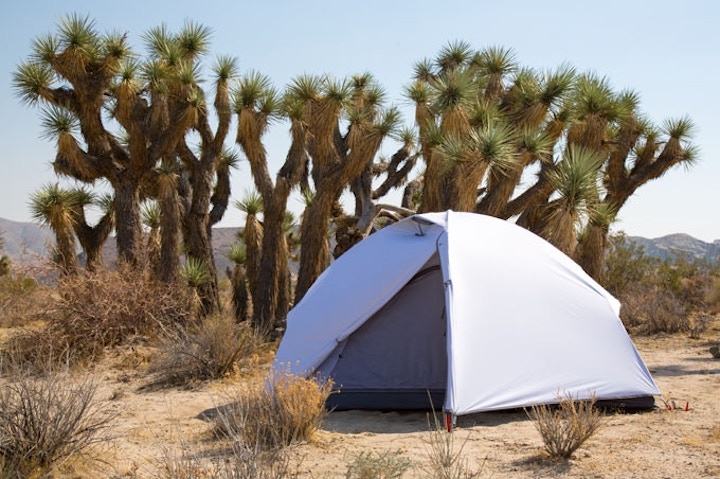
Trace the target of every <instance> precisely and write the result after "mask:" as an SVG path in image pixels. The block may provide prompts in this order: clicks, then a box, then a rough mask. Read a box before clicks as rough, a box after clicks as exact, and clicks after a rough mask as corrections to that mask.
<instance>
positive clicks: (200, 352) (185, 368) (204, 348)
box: [150, 315, 262, 385]
mask: <svg viewBox="0 0 720 479" xmlns="http://www.w3.org/2000/svg"><path fill="white" fill-rule="evenodd" d="M261 345H262V337H261V336H260V335H259V334H257V333H255V331H253V329H252V328H251V327H250V325H249V323H240V324H238V323H235V322H234V321H233V320H232V319H230V318H228V317H226V316H221V315H217V316H210V317H207V318H204V319H203V320H202V321H200V322H198V323H193V324H190V325H180V326H178V327H176V328H174V329H173V330H172V332H171V333H169V334H168V335H167V336H166V337H165V339H163V341H162V342H161V344H160V348H159V352H158V353H157V354H156V355H155V357H154V358H153V360H152V361H151V363H150V372H151V373H152V374H155V375H156V376H157V379H156V381H155V384H156V385H182V384H187V383H189V382H192V381H203V380H208V379H218V378H221V377H225V376H227V375H228V374H230V373H232V372H233V371H235V370H237V369H238V368H239V366H240V362H241V361H243V360H247V359H249V358H251V356H252V355H253V354H254V353H255V352H256V351H257V350H258V349H259V348H260V346H261Z"/></svg>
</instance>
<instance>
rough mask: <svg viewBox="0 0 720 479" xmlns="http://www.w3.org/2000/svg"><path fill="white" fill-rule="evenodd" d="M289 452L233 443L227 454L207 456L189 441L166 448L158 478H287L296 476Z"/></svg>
mask: <svg viewBox="0 0 720 479" xmlns="http://www.w3.org/2000/svg"><path fill="white" fill-rule="evenodd" d="M295 476H296V475H293V474H292V472H291V469H290V455H289V453H288V451H287V450H286V449H283V448H273V449H267V448H261V447H249V446H247V445H244V444H239V443H234V444H233V446H232V448H231V449H230V451H229V452H228V453H227V454H222V455H216V456H214V457H211V458H207V457H206V456H205V455H203V454H199V453H198V452H197V451H193V450H192V449H191V448H190V446H189V445H188V444H187V443H182V445H181V447H180V448H170V447H165V448H163V454H162V457H161V459H160V464H159V467H158V474H157V477H158V478H159V479H200V478H202V479H285V478H291V477H295Z"/></svg>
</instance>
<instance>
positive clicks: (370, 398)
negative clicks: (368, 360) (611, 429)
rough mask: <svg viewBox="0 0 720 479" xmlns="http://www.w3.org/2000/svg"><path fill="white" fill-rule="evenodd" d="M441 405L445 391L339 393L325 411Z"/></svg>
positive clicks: (617, 405)
mask: <svg viewBox="0 0 720 479" xmlns="http://www.w3.org/2000/svg"><path fill="white" fill-rule="evenodd" d="M444 403H445V390H444V389H432V390H430V391H428V390H425V389H342V390H340V391H338V392H335V393H333V394H331V395H330V396H329V397H328V399H327V401H326V405H327V408H328V409H330V410H333V411H348V410H352V409H363V410H371V411H432V410H435V411H439V410H442V407H443V404H444ZM596 406H597V407H599V408H601V409H605V410H613V411H625V412H635V411H645V410H649V409H654V408H655V398H654V397H653V396H641V397H635V398H623V399H604V400H600V401H597V403H596Z"/></svg>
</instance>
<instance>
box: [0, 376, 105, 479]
mask: <svg viewBox="0 0 720 479" xmlns="http://www.w3.org/2000/svg"><path fill="white" fill-rule="evenodd" d="M95 392H96V385H95V383H94V382H93V381H92V380H91V379H85V380H83V381H80V382H73V380H72V378H69V377H68V376H67V375H66V374H60V373H51V374H46V375H43V376H29V375H26V374H17V375H14V376H13V377H11V378H5V382H4V383H3V385H2V388H1V389H0V469H1V471H0V477H3V478H17V479H21V478H26V477H41V476H42V474H45V473H47V472H48V471H49V470H50V469H51V468H53V467H55V466H58V465H59V464H61V463H63V462H64V461H66V460H67V459H69V458H70V457H73V456H76V455H79V454H81V453H83V452H84V451H85V450H86V449H87V448H88V447H89V446H91V445H93V444H97V443H99V442H103V441H106V440H107V439H108V436H107V434H106V432H107V427H108V426H109V424H110V422H111V420H112V418H113V414H112V413H111V412H110V411H109V409H107V408H105V407H104V406H102V405H101V404H99V403H98V402H96V400H95Z"/></svg>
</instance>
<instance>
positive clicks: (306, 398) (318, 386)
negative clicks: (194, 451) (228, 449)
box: [215, 375, 332, 448]
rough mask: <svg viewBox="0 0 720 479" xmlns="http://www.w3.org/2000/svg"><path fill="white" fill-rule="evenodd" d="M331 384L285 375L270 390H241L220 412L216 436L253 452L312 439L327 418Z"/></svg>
mask: <svg viewBox="0 0 720 479" xmlns="http://www.w3.org/2000/svg"><path fill="white" fill-rule="evenodd" d="M331 392H332V382H324V383H320V382H318V381H316V380H314V379H304V378H300V377H296V376H292V375H283V376H282V377H281V378H280V379H278V380H277V381H275V383H274V386H273V387H271V388H267V387H266V386H265V385H262V384H259V385H256V386H254V387H249V388H246V389H240V390H238V391H237V393H236V394H235V395H234V396H233V397H232V398H229V399H230V403H229V404H228V405H226V406H223V407H222V408H219V410H218V415H217V417H216V419H215V430H216V433H217V434H218V435H219V436H221V437H226V438H228V439H230V440H231V441H233V442H237V443H239V444H242V445H245V446H247V447H250V448H255V447H258V446H262V447H271V448H273V447H282V446H287V445H290V444H293V443H299V442H305V441H309V440H310V439H312V437H313V435H314V434H315V432H316V431H317V430H318V429H319V428H320V425H321V423H322V421H323V419H324V418H325V417H326V415H327V410H326V408H325V401H326V400H327V398H328V396H329V395H330V393H331Z"/></svg>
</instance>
